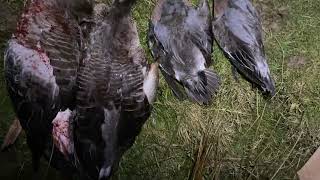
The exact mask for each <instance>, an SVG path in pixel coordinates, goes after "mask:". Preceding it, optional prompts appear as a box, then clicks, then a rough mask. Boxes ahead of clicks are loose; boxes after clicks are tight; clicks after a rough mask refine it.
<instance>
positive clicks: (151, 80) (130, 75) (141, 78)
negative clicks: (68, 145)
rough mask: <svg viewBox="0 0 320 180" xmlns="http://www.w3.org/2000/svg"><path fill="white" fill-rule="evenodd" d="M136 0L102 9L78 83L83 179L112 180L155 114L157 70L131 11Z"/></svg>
mask: <svg viewBox="0 0 320 180" xmlns="http://www.w3.org/2000/svg"><path fill="white" fill-rule="evenodd" d="M134 3H135V0H115V1H114V2H113V3H112V4H111V5H110V6H109V7H107V6H106V5H103V4H101V5H99V6H97V7H96V9H97V10H95V12H97V13H96V14H95V17H97V19H98V20H95V22H94V25H93V27H92V30H91V32H90V35H89V38H90V41H89V42H88V45H87V47H88V51H87V53H88V55H87V59H88V60H87V62H88V63H86V64H85V65H84V67H82V68H81V69H80V75H79V77H78V81H77V87H78V92H77V99H76V108H75V111H74V117H73V137H74V147H75V152H76V158H77V161H78V165H77V167H79V168H80V169H81V172H82V177H88V178H89V179H109V178H110V176H111V175H112V174H113V172H115V171H116V170H117V167H118V164H119V161H120V159H121V157H122V155H123V153H124V152H125V151H126V150H127V149H129V148H130V147H131V146H132V145H133V143H134V142H135V138H136V136H137V135H138V134H139V133H140V131H141V128H142V126H143V124H144V123H145V121H146V120H147V119H148V117H149V116H150V113H151V105H152V103H153V101H154V99H155V94H156V89H157V85H158V65H157V63H155V64H152V65H150V64H148V63H147V60H146V58H145V54H144V51H143V49H142V48H141V46H140V43H139V37H138V32H137V27H136V24H135V22H134V21H133V19H132V15H131V9H132V7H133V5H134Z"/></svg>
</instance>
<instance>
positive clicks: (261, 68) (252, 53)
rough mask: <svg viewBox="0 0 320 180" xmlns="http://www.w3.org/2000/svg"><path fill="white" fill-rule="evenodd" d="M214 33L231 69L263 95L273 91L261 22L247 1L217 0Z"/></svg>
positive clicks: (273, 92)
mask: <svg viewBox="0 0 320 180" xmlns="http://www.w3.org/2000/svg"><path fill="white" fill-rule="evenodd" d="M213 34H214V37H215V39H216V41H217V43H218V44H219V46H220V48H221V49H222V50H223V51H224V53H225V55H226V57H227V58H228V59H229V60H230V62H231V64H232V65H233V67H234V68H235V69H234V70H236V71H237V72H239V73H240V74H241V75H242V76H243V77H244V78H245V79H246V80H247V81H249V82H251V83H252V84H253V86H255V87H257V88H259V89H260V90H261V91H262V93H263V94H265V95H274V94H275V87H274V81H273V79H272V78H271V76H270V71H269V67H268V64H267V60H266V55H265V52H264V46H263V41H262V27H261V22H260V20H259V16H258V14H257V11H256V10H255V8H254V7H253V5H252V3H251V2H250V0H216V1H215V2H214V20H213Z"/></svg>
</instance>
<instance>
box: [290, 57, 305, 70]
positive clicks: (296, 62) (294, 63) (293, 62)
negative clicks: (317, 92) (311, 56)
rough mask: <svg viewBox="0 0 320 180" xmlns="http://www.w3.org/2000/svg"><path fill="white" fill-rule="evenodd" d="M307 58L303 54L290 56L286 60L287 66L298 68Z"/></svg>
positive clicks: (303, 64)
mask: <svg viewBox="0 0 320 180" xmlns="http://www.w3.org/2000/svg"><path fill="white" fill-rule="evenodd" d="M307 63H308V59H307V58H306V57H305V56H292V57H290V58H289V60H288V64H287V66H288V67H289V68H292V69H298V68H301V67H303V66H305V65H306V64H307Z"/></svg>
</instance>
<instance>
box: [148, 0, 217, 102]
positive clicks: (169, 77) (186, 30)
mask: <svg viewBox="0 0 320 180" xmlns="http://www.w3.org/2000/svg"><path fill="white" fill-rule="evenodd" d="M210 14H211V13H210V10H209V6H208V2H207V0H201V1H200V4H199V5H198V7H197V8H194V7H192V6H191V5H190V4H189V3H188V2H187V1H183V0H158V2H157V5H156V7H155V9H154V11H153V15H152V21H151V22H150V27H149V34H148V38H149V48H150V49H151V52H152V55H153V57H154V59H155V60H156V61H157V62H159V64H160V68H161V71H162V74H163V76H164V78H165V80H166V82H167V83H168V84H169V86H170V88H171V89H172V90H173V92H174V94H175V95H176V96H177V97H178V98H180V99H184V98H185V97H186V96H187V97H189V99H191V100H192V101H194V102H198V103H199V104H208V103H209V102H210V100H211V99H212V95H213V94H214V93H215V92H217V89H218V86H219V78H218V77H217V75H216V74H215V73H214V72H213V71H212V70H210V69H208V67H209V66H210V64H211V53H212V41H213V40H212V32H211V15H210Z"/></svg>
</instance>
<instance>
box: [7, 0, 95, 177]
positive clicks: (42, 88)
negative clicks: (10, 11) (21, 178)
mask: <svg viewBox="0 0 320 180" xmlns="http://www.w3.org/2000/svg"><path fill="white" fill-rule="evenodd" d="M80 9H81V11H80ZM92 11H93V2H92V1H90V0H64V1H63V0H27V1H26V3H25V7H24V10H23V13H22V15H21V16H20V19H19V21H18V25H17V29H16V31H15V33H14V34H13V36H12V38H11V39H10V40H9V41H8V44H7V48H6V51H5V58H4V62H5V65H4V76H5V80H6V85H7V90H8V93H9V96H10V99H11V101H12V104H13V107H14V110H15V113H16V115H17V118H18V119H19V121H20V124H21V126H22V128H23V129H24V131H25V132H26V136H27V144H28V146H29V148H30V150H31V152H32V163H33V168H34V170H35V172H38V169H39V163H40V158H41V157H42V156H43V155H44V156H45V157H46V158H47V159H48V160H49V159H50V160H51V161H50V162H51V163H50V164H51V165H52V166H54V167H56V168H58V169H60V170H62V171H64V172H66V173H70V172H72V171H74V170H75V169H74V168H73V165H72V164H71V163H70V162H68V161H67V160H66V159H65V158H64V155H63V154H62V153H61V152H60V151H59V150H58V148H56V147H54V145H53V140H52V139H53V137H52V129H53V124H52V121H53V120H54V119H55V118H56V116H57V114H58V112H59V111H65V110H67V109H72V108H74V107H75V104H74V102H75V85H76V78H77V73H78V69H79V66H80V64H81V62H80V61H81V59H80V49H81V43H80V41H81V38H80V34H81V33H80V32H79V25H78V24H79V21H80V19H81V18H85V16H90V14H91V12H92ZM35 174H37V173H35Z"/></svg>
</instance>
